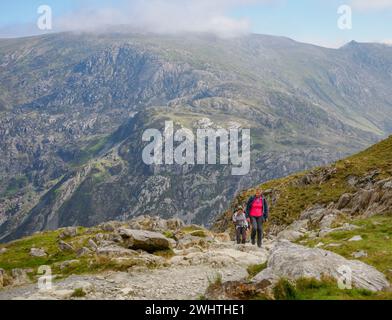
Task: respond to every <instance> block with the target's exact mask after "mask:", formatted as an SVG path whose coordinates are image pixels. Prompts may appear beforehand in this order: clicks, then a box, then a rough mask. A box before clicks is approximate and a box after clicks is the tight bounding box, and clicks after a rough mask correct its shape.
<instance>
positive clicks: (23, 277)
mask: <svg viewBox="0 0 392 320" xmlns="http://www.w3.org/2000/svg"><path fill="white" fill-rule="evenodd" d="M32 271H33V270H31V269H12V270H11V275H12V280H13V281H12V284H13V285H14V286H23V285H25V284H28V283H30V282H31V280H30V278H29V276H28V275H29V274H30V273H32Z"/></svg>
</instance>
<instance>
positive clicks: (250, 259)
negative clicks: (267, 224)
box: [0, 217, 392, 300]
mask: <svg viewBox="0 0 392 320" xmlns="http://www.w3.org/2000/svg"><path fill="white" fill-rule="evenodd" d="M293 262H296V263H293ZM43 265H45V266H47V267H46V268H45V269H41V268H42V266H43ZM341 265H345V266H350V267H351V268H352V270H353V286H354V287H353V289H351V290H339V289H338V288H337V282H336V277H338V274H337V273H336V270H337V269H338V268H339V267H340V266H341ZM0 267H1V268H0V286H1V287H2V288H0V300H3V299H14V300H20V299H22V300H25V299H28V300H36V299H50V300H52V299H55V300H68V299H73V300H75V299H93V300H94V299H116V300H124V299H125V300H128V299H131V300H132V299H149V300H155V299H175V300H178V299H227V298H230V299H248V298H252V299H254V298H258V299H288V298H300V299H315V298H321V299H323V298H324V299H325V298H328V299H358V298H359V299H390V298H392V296H391V295H390V293H388V292H387V290H388V287H389V282H388V280H387V278H386V277H385V276H384V274H383V273H381V272H379V271H377V270H376V269H375V268H374V267H372V266H370V265H368V264H365V263H363V262H360V261H358V260H348V259H345V258H344V257H343V256H341V255H338V254H334V253H332V252H330V251H325V250H321V249H311V248H309V247H305V246H301V245H295V244H292V243H290V242H288V241H282V240H277V239H276V238H270V239H266V240H265V242H264V246H263V248H262V249H259V248H257V247H254V246H251V245H249V244H247V245H235V244H234V243H233V242H232V241H231V240H230V237H229V235H228V234H227V233H213V232H211V231H208V230H206V229H204V228H202V227H200V226H197V225H185V224H184V223H183V222H182V221H181V220H178V219H170V220H162V219H160V218H157V217H139V218H136V219H133V220H131V221H127V222H123V223H120V222H108V223H104V224H102V225H100V226H97V227H93V228H89V229H86V228H81V227H79V228H73V227H71V228H65V229H60V230H57V231H49V232H45V233H38V234H35V235H34V236H31V237H28V238H24V239H21V240H18V241H15V242H12V243H9V244H7V245H3V246H0ZM48 267H50V268H51V269H50V270H51V273H50V274H46V276H49V277H50V278H51V279H52V286H51V287H46V288H43V287H42V286H41V287H39V284H43V283H47V282H45V281H43V278H42V275H43V272H47V270H48ZM277 270H280V272H282V275H280V276H279V275H277V274H276V271H277ZM288 275H290V276H292V277H297V278H299V279H301V285H302V286H303V287H306V288H305V289H306V290H305V289H304V290H303V291H301V295H299V294H297V295H296V296H295V297H292V296H289V297H288V296H285V294H286V293H287V291H288V292H293V290H291V291H290V288H291V287H290V285H291V284H290V282H287V281H288V280H286V276H288ZM47 279H48V278H46V281H47ZM285 281H286V282H285ZM282 287H283V289H282ZM285 288H286V289H285ZM287 288H288V289H287ZM294 291H295V289H294Z"/></svg>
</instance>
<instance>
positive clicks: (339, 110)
mask: <svg viewBox="0 0 392 320" xmlns="http://www.w3.org/2000/svg"><path fill="white" fill-rule="evenodd" d="M390 50H391V49H390V48H389V47H387V46H376V45H371V44H369V45H362V44H350V45H348V46H346V47H344V48H342V49H340V50H329V49H324V48H319V47H315V46H310V45H305V44H300V43H296V42H294V41H292V40H289V39H285V38H275V37H267V36H257V35H251V36H248V37H244V38H239V39H230V40H222V39H218V38H214V37H212V36H208V35H189V36H187V37H180V36H176V37H175V36H172V37H169V36H154V35H138V34H101V35H94V34H78V35H74V34H58V35H50V36H42V37H35V38H29V39H19V40H1V41H0V71H1V77H0V89H1V90H0V114H1V116H0V151H1V155H0V179H1V184H0V239H3V240H10V239H14V238H17V237H20V236H23V235H26V234H29V233H32V232H34V231H37V230H43V229H48V228H57V227H61V226H67V225H80V224H81V225H86V226H91V225H95V224H97V223H100V222H102V221H105V220H112V219H128V218H130V217H133V216H136V215H140V214H145V213H151V214H159V215H161V216H164V217H169V216H173V215H177V216H180V217H181V218H183V219H185V220H187V221H188V222H191V221H194V222H197V223H201V224H210V223H211V222H212V221H213V220H214V218H215V216H216V214H217V213H219V212H222V211H224V210H225V209H226V208H227V207H228V205H229V202H230V199H231V198H232V197H233V196H234V195H235V194H236V193H237V192H239V191H240V190H243V189H245V188H249V187H251V186H252V185H254V184H255V183H256V182H258V181H266V180H269V179H273V178H276V177H280V176H283V175H287V174H290V173H292V172H296V171H301V170H304V169H309V168H311V167H314V166H317V165H321V164H326V163H330V162H332V161H334V160H336V159H337V158H340V157H342V156H343V155H346V154H349V153H353V152H355V151H356V150H359V149H361V148H363V147H364V146H367V145H369V144H371V143H372V142H374V141H376V140H378V139H380V138H381V137H382V136H383V135H385V134H386V133H387V132H389V131H390V129H391V126H392V124H391V123H390V121H389V119H392V117H391V116H392V114H391V112H392V110H391V108H390V106H391V101H390V97H389V96H388V94H387V92H388V90H389V88H390V84H391V74H390V71H388V70H390V66H391V61H390V59H389V57H390V54H389V52H390ZM380 68H381V69H382V70H383V71H382V72H379V70H380ZM369 106H372V107H371V108H370V107H369ZM165 120H173V121H174V122H175V123H176V126H178V127H186V128H189V129H192V130H195V129H196V128H198V127H199V126H200V124H201V123H208V124H209V126H210V127H211V128H218V127H223V128H228V127H230V126H233V125H235V126H239V127H242V128H251V132H252V166H251V172H250V173H249V174H248V175H246V176H242V177H233V176H232V175H231V168H228V167H223V166H205V167H201V166H187V167H180V166H154V167H151V166H146V165H145V164H144V163H143V162H142V159H141V154H142V149H143V147H144V145H143V143H142V140H141V135H142V133H143V132H144V130H145V129H147V128H156V129H163V126H164V121H165Z"/></svg>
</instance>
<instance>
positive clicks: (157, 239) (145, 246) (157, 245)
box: [119, 229, 171, 252]
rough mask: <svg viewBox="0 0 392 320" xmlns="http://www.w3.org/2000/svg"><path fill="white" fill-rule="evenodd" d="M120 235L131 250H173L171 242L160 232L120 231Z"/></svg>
mask: <svg viewBox="0 0 392 320" xmlns="http://www.w3.org/2000/svg"><path fill="white" fill-rule="evenodd" d="M119 234H120V236H121V237H122V238H123V241H124V243H125V245H126V246H127V247H128V248H129V249H133V250H139V249H140V250H144V251H147V252H154V251H160V250H168V249H171V242H170V240H169V239H168V238H166V237H165V236H164V235H162V234H161V233H158V232H151V231H145V230H130V229H120V230H119Z"/></svg>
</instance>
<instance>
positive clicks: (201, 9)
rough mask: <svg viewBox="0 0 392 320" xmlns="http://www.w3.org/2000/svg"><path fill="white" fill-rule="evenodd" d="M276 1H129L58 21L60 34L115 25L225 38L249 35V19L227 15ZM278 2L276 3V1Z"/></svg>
mask: <svg viewBox="0 0 392 320" xmlns="http://www.w3.org/2000/svg"><path fill="white" fill-rule="evenodd" d="M272 1H274V0H128V1H124V4H123V5H122V6H120V7H118V6H116V7H105V8H94V9H92V8H91V6H90V8H89V9H84V10H81V11H80V12H74V13H73V14H71V15H68V16H65V17H62V18H58V20H57V23H56V21H54V25H55V27H56V26H57V28H58V29H61V30H91V29H93V30H96V29H100V28H103V27H107V26H112V25H129V26H130V27H132V28H136V29H141V30H144V31H148V32H155V33H178V32H211V33H216V34H218V35H220V36H223V37H230V36H237V35H242V34H245V33H248V32H250V30H251V26H250V22H249V20H248V19H246V18H232V17H230V16H229V14H228V12H229V11H230V10H231V9H233V8H235V7H240V6H242V5H249V4H257V3H267V2H272ZM275 1H276V0H275Z"/></svg>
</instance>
